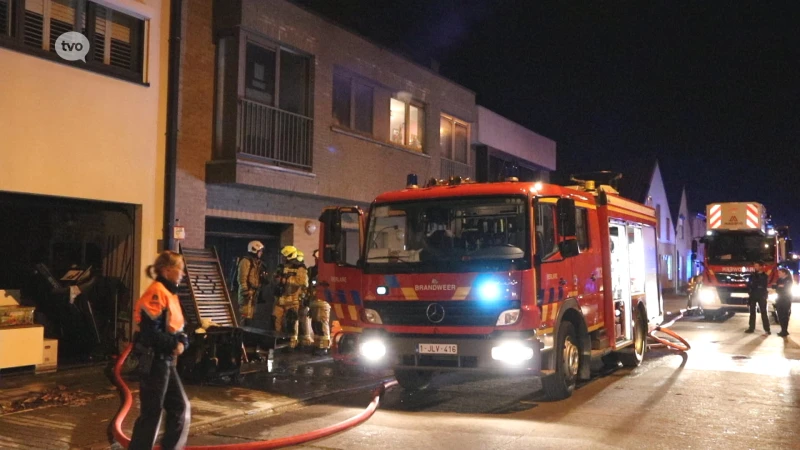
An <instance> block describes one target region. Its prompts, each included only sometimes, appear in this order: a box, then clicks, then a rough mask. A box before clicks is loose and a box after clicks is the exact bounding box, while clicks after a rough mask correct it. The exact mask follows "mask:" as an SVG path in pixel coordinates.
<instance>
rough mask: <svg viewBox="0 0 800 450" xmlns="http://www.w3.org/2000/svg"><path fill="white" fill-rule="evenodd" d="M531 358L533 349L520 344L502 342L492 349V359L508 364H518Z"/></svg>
mask: <svg viewBox="0 0 800 450" xmlns="http://www.w3.org/2000/svg"><path fill="white" fill-rule="evenodd" d="M532 358H533V349H532V348H530V347H528V346H527V345H525V344H523V343H522V342H514V341H512V342H504V343H502V344H500V345H498V346H497V347H492V359H494V360H496V361H504V362H507V363H510V364H519V363H521V362H523V361H527V360H529V359H532Z"/></svg>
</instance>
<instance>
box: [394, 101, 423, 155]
mask: <svg viewBox="0 0 800 450" xmlns="http://www.w3.org/2000/svg"><path fill="white" fill-rule="evenodd" d="M424 121H425V111H424V110H423V109H422V108H421V107H420V106H417V105H413V104H410V103H406V102H404V101H401V100H398V99H396V98H393V99H391V102H390V104H389V140H390V141H391V142H393V143H395V144H399V145H403V146H405V147H410V148H412V149H414V150H419V151H422V141H423V136H424V134H423V133H424V129H423V122H424Z"/></svg>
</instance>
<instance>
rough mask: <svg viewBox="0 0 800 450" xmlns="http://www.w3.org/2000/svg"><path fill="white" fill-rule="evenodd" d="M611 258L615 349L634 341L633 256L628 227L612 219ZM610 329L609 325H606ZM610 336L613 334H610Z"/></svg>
mask: <svg viewBox="0 0 800 450" xmlns="http://www.w3.org/2000/svg"><path fill="white" fill-rule="evenodd" d="M608 229H609V231H608V232H609V237H610V243H609V246H610V247H609V249H610V256H611V293H612V298H613V300H614V303H613V307H612V311H613V318H614V323H613V327H614V329H613V330H614V331H613V336H614V344H613V345H612V346H613V347H615V348H616V347H619V346H620V345H624V344H627V343H628V342H630V341H632V340H633V322H632V317H633V314H632V313H633V306H632V299H631V281H632V280H631V263H630V261H631V255H630V248H629V243H630V240H629V239H630V237H629V236H628V227H627V224H626V223H625V222H624V221H621V220H616V219H611V220H610V221H609V224H608ZM606 326H607V327H608V326H609V324H606ZM609 334H610V335H611V334H612V333H609Z"/></svg>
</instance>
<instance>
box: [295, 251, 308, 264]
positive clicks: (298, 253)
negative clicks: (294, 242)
mask: <svg viewBox="0 0 800 450" xmlns="http://www.w3.org/2000/svg"><path fill="white" fill-rule="evenodd" d="M305 257H306V255H304V254H303V252H301V251H300V250H298V251H297V262H303V260H304V259H305Z"/></svg>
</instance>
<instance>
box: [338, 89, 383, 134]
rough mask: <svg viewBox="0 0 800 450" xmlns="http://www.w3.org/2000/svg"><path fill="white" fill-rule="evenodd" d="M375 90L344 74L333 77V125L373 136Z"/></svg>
mask: <svg viewBox="0 0 800 450" xmlns="http://www.w3.org/2000/svg"><path fill="white" fill-rule="evenodd" d="M373 97H374V89H373V88H372V86H367V85H366V84H364V83H361V82H359V81H355V80H354V79H353V78H352V77H348V76H346V75H343V74H334V75H333V123H334V125H337V126H340V127H345V128H350V129H353V130H356V131H360V132H362V133H366V134H370V135H371V134H372V118H373V104H374V100H373Z"/></svg>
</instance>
